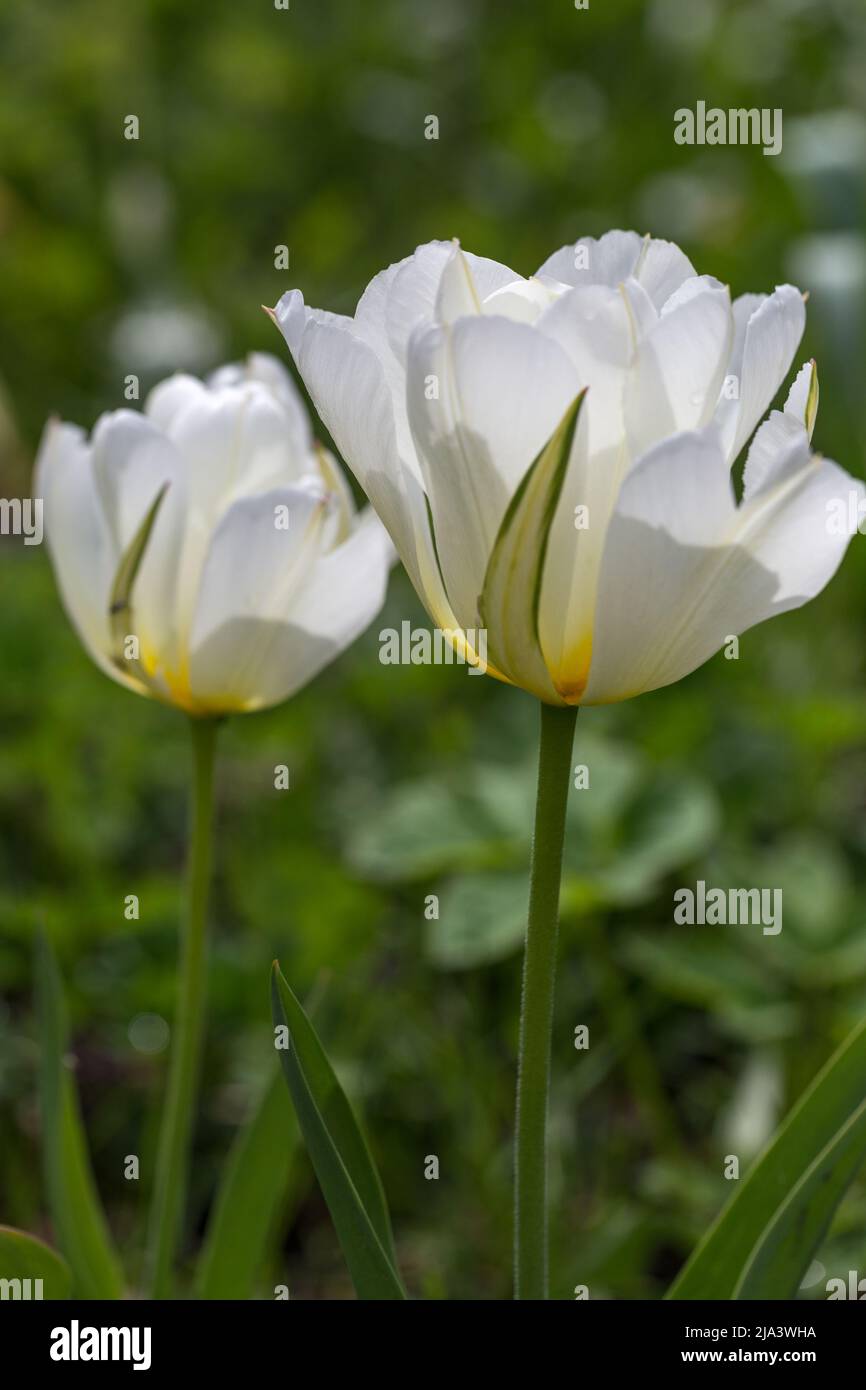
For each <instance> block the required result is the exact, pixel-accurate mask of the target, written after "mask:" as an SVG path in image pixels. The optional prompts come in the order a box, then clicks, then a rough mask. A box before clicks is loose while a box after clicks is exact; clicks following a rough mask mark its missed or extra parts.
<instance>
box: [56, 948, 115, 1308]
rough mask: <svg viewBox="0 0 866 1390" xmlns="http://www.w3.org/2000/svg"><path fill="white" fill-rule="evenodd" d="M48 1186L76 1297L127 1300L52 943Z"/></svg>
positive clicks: (61, 1245) (59, 1237)
mask: <svg viewBox="0 0 866 1390" xmlns="http://www.w3.org/2000/svg"><path fill="white" fill-rule="evenodd" d="M36 949H37V968H36V978H37V985H38V995H39V1022H40V1034H41V1044H42V1050H41V1067H40V1090H41V1102H42V1145H43V1161H44V1165H45V1181H46V1187H47V1190H48V1202H49V1206H50V1210H51V1217H52V1220H53V1222H54V1225H55V1228H56V1230H57V1240H58V1245H59V1246H60V1249H61V1251H62V1252H63V1255H64V1256H65V1258H66V1260H67V1261H68V1263H69V1267H70V1269H71V1271H72V1279H73V1293H74V1295H75V1297H76V1298H87V1299H89V1298H109V1299H115V1298H121V1297H122V1295H123V1275H122V1273H121V1267H120V1262H119V1260H118V1258H117V1255H116V1253H115V1251H114V1248H113V1245H112V1242H111V1237H110V1235H109V1231H108V1223H107V1221H106V1219H105V1214H104V1212H103V1210H102V1207H101V1205H100V1201H99V1197H98V1195H97V1191H96V1184H95V1182H94V1180H93V1173H92V1170H91V1167H90V1158H89V1156H88V1152H87V1143H86V1140H85V1137H84V1129H83V1126H82V1123H81V1114H80V1111H79V1106H78V1095H77V1092H76V1088H75V1083H74V1081H73V1079H72V1076H71V1074H70V1071H69V1068H68V1065H67V1063H66V1061H65V1051H66V1013H65V1007H64V1002H63V991H62V986H61V983H60V975H59V973H58V970H57V963H56V961H55V959H54V953H53V951H52V950H51V946H50V944H49V941H48V938H47V936H46V935H45V934H44V933H40V935H39V938H38V941H37V948H36Z"/></svg>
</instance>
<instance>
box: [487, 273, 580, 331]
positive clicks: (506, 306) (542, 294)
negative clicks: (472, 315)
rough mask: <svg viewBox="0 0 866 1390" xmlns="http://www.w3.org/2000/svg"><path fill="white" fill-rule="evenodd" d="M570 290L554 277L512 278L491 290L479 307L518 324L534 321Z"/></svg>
mask: <svg viewBox="0 0 866 1390" xmlns="http://www.w3.org/2000/svg"><path fill="white" fill-rule="evenodd" d="M571 292H572V291H571V287H570V286H569V285H560V284H559V283H558V281H556V280H548V279H545V280H539V279H538V278H537V277H536V276H535V275H533V276H530V278H529V279H528V280H514V281H512V282H511V283H510V284H508V285H503V287H502V289H499V290H494V291H493V294H489V295H488V296H487V298H486V299H485V301H484V303H483V305H482V306H481V307H482V311H483V312H484V313H485V314H503V315H504V316H505V318H507V319H514V320H515V322H517V323H536V322H537V321H538V318H539V315H541V314H543V313H544V311H545V310H546V309H549V308H550V306H551V305H552V304H555V303H556V302H557V300H558V299H559V298H560V296H561V295H563V294H569V293H571Z"/></svg>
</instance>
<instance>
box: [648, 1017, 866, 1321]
mask: <svg viewBox="0 0 866 1390" xmlns="http://www.w3.org/2000/svg"><path fill="white" fill-rule="evenodd" d="M864 1159H866V1022H864V1023H862V1024H860V1025H859V1027H857V1028H856V1029H855V1030H854V1032H853V1033H852V1034H851V1035H850V1036H849V1037H848V1038H847V1039H846V1041H845V1042H844V1043H843V1044H842V1046H841V1047H840V1048H839V1050H838V1051H837V1052H836V1053H835V1054H834V1056H833V1057H831V1058H830V1060H829V1062H828V1063H827V1065H826V1066H825V1067H824V1069H823V1070H822V1071H821V1072H819V1074H818V1076H817V1077H816V1078H815V1080H814V1081H813V1082H812V1085H811V1086H810V1087H809V1088H808V1089H807V1090H806V1091H805V1092H804V1094H803V1095H802V1096H801V1098H800V1100H799V1101H798V1102H797V1104H796V1105H795V1106H794V1108H793V1110H792V1111H791V1113H790V1114H789V1115H788V1117H787V1119H786V1120H785V1121H784V1123H783V1124H782V1126H781V1128H780V1129H779V1130H778V1131H777V1133H776V1135H775V1136H774V1138H773V1139H772V1140H771V1142H770V1144H769V1145H768V1147H767V1148H766V1149H765V1151H764V1153H763V1154H762V1155H761V1157H760V1158H759V1159H758V1161H757V1163H756V1164H755V1165H754V1167H753V1168H752V1169H751V1171H750V1172H749V1174H748V1176H747V1177H746V1178H745V1179H744V1181H743V1182H742V1183H741V1184H739V1186H738V1189H737V1191H736V1192H735V1193H734V1195H733V1197H732V1198H731V1200H730V1201H729V1202H728V1204H727V1206H726V1207H725V1208H724V1210H723V1211H722V1212H721V1214H720V1216H719V1217H718V1218H717V1220H716V1221H715V1222H714V1224H713V1225H712V1226H711V1227H710V1229H709V1231H708V1232H707V1234H706V1235H705V1236H704V1238H703V1240H702V1241H701V1242H700V1244H699V1245H698V1246H697V1248H696V1249H695V1251H694V1253H693V1255H692V1257H691V1259H690V1260H689V1261H688V1263H687V1265H686V1266H685V1268H684V1269H683V1271H682V1272H681V1273H680V1275H679V1277H678V1278H677V1279H676V1281H675V1282H674V1284H673V1285H672V1287H671V1288H670V1289H669V1291H668V1293H667V1297H668V1298H672V1299H673V1298H675V1299H698V1298H701V1299H702V1298H724V1299H785V1298H792V1297H793V1296H794V1295H795V1294H796V1292H797V1289H798V1288H799V1286H800V1282H801V1280H802V1278H803V1274H804V1273H805V1271H806V1269H807V1267H808V1265H809V1262H810V1260H811V1259H812V1256H813V1254H814V1252H815V1250H816V1248H817V1247H818V1245H819V1244H820V1242H821V1240H822V1239H823V1238H824V1236H825V1234H826V1232H827V1229H828V1227H829V1225H830V1222H831V1220H832V1217H833V1213H834V1212H835V1210H836V1208H837V1206H838V1205H839V1203H840V1201H841V1200H842V1197H843V1196H844V1195H845V1192H846V1190H847V1188H848V1187H849V1185H850V1184H851V1182H852V1180H853V1178H854V1177H855V1175H856V1173H857V1170H858V1169H859V1168H860V1166H861V1165H862V1163H863V1161H864Z"/></svg>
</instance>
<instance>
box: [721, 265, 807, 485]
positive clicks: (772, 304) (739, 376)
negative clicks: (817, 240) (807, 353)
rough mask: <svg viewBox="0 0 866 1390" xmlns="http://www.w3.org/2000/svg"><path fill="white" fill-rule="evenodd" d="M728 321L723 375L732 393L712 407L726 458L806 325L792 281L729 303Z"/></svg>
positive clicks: (783, 372)
mask: <svg viewBox="0 0 866 1390" xmlns="http://www.w3.org/2000/svg"><path fill="white" fill-rule="evenodd" d="M734 322H735V333H734V342H733V346H732V349H731V356H730V361H729V363H728V368H727V375H728V377H729V378H730V379H731V381H732V382H735V383H736V385H737V388H738V393H737V395H736V396H733V395H731V394H724V395H723V396H722V398H721V399H720V400H719V402H718V405H717V408H716V420H717V422H718V424H719V427H720V429H721V433H722V441H723V444H724V447H725V450H726V453H727V456H728V459H729V460H730V461H731V462H733V461H734V459H735V458H736V457H737V455H738V454H739V452H740V450H741V449H742V447H743V445H744V444H745V443H746V440H747V439H748V438H749V435H750V434H751V433H752V431H753V430H754V428H755V426H756V425H757V423H758V421H759V420H760V418H761V416H762V415H763V414H764V412H765V411H766V410H767V408H768V406H769V405H770V403H771V401H772V399H773V397H774V396H775V394H776V392H777V391H778V389H779V387H780V386H781V384H782V382H783V381H784V379H785V377H786V376H787V374H788V372H789V371H790V369H791V363H792V362H793V360H794V354H795V352H796V351H797V347H798V345H799V342H800V339H801V338H802V336H803V329H804V328H805V325H806V307H805V304H804V302H803V296H802V294H801V293H800V291H799V290H798V289H796V288H795V287H794V286H793V285H780V286H778V287H777V289H776V290H775V291H774V292H773V294H771V295H769V296H767V297H762V296H759V295H743V296H742V298H741V299H738V300H736V301H735V303H734Z"/></svg>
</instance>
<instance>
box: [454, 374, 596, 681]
mask: <svg viewBox="0 0 866 1390" xmlns="http://www.w3.org/2000/svg"><path fill="white" fill-rule="evenodd" d="M585 394H586V392H585V391H582V392H581V393H580V394H579V395H578V396H577V397H576V398H575V399H574V401H572V403H571V405H570V406H569V407H568V409H567V410H566V412H565V415H564V416H563V418H562V420H561V421H560V423H559V425H558V426H557V428H556V429H555V430H554V432H553V434H552V435H551V437H550V439H549V440H548V441H547V443H546V444H545V446H544V448H543V449H542V450H541V452H540V453H539V454H538V456H537V458H536V459H535V460H534V461H533V463H532V464H531V466H530V467H529V468H528V469H527V471H526V473H525V474H524V477H523V478H522V480H521V482H520V484H519V485H518V487H517V489H516V491H515V493H514V495H513V497H512V498H511V501H510V502H509V504H508V508H507V510H506V513H505V516H504V517H503V519H502V525H501V526H500V528H499V534H498V535H497V537H496V541H495V543H494V546H493V550H492V552H491V555H490V560H489V562H488V565H487V570H486V573H485V576H484V585H483V589H482V592H481V594H480V596H479V598H478V611H479V614H480V617H481V622H482V626H483V627H484V628H485V629H486V632H487V650H488V654H489V656H490V659H491V661H492V663H493V664H494V666H496V667H497V669H498V670H499V671H501V672H502V673H503V674H504V675H505V676H507V677H508V679H509V680H511V681H513V682H514V684H515V685H519V686H521V687H522V688H523V689H524V690H530V691H531V692H532V693H533V694H534V695H537V696H538V698H539V699H541V700H547V701H548V702H550V703H552V704H560V703H567V702H568V700H569V697H570V696H572V695H573V694H574V693H575V692H573V691H570V690H569V691H557V690H555V689H554V686H553V683H552V681H551V678H550V675H549V673H548V670H547V666H546V664H545V660H544V656H543V654H542V650H541V642H540V638H539V608H540V603H541V587H542V577H543V575H544V568H545V561H546V558H547V543H548V536H549V534H550V528H551V525H552V523H553V517H554V514H555V512H556V508H557V504H558V502H559V497H560V493H561V491H562V484H563V480H564V478H565V475H566V472H567V470H568V467H569V464H570V462H571V459H572V455H573V451H574V448H575V441H576V436H577V424H578V417H579V415H580V408H581V404H582V402H583V400H584V397H585Z"/></svg>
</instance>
